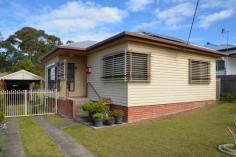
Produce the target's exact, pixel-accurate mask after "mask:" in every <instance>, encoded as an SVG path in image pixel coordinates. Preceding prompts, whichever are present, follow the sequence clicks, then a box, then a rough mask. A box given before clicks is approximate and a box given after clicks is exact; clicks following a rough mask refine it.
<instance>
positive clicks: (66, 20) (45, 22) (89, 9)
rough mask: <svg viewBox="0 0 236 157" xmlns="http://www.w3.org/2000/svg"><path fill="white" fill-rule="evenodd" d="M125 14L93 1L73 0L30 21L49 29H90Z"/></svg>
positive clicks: (115, 21)
mask: <svg viewBox="0 0 236 157" xmlns="http://www.w3.org/2000/svg"><path fill="white" fill-rule="evenodd" d="M125 15H126V13H125V12H124V11H122V10H120V9H118V8H115V7H103V6H100V5H97V4H95V3H91V2H82V1H71V2H68V3H66V4H65V5H62V6H60V7H59V8H56V9H53V10H51V11H48V12H46V13H44V14H41V15H38V16H34V17H32V18H31V21H29V23H31V24H33V25H36V26H38V27H41V28H46V29H49V30H50V29H52V30H55V29H58V30H59V31H65V30H66V31H71V30H75V29H77V30H78V29H82V30H89V29H93V28H95V27H97V26H101V25H104V24H114V23H118V22H121V21H122V20H123V18H124V17H125Z"/></svg>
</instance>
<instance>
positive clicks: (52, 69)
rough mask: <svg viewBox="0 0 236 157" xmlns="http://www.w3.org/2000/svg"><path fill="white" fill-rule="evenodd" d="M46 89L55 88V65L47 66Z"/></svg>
mask: <svg viewBox="0 0 236 157" xmlns="http://www.w3.org/2000/svg"><path fill="white" fill-rule="evenodd" d="M48 89H49V90H55V89H56V67H55V66H52V67H50V68H48Z"/></svg>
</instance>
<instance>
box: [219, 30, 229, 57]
mask: <svg viewBox="0 0 236 157" xmlns="http://www.w3.org/2000/svg"><path fill="white" fill-rule="evenodd" d="M224 33H226V35H227V39H226V46H227V52H228V50H229V31H228V30H226V29H225V28H222V29H221V34H224Z"/></svg>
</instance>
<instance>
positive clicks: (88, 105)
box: [82, 102, 95, 122]
mask: <svg viewBox="0 0 236 157" xmlns="http://www.w3.org/2000/svg"><path fill="white" fill-rule="evenodd" d="M94 105H95V104H94V102H87V103H85V104H84V105H83V106H82V109H83V110H84V111H87V112H88V117H89V121H90V122H92V121H93V114H94Z"/></svg>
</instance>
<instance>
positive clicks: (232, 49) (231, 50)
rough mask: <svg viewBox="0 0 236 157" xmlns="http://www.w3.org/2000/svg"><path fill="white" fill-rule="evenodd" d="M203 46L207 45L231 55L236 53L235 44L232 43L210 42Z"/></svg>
mask: <svg viewBox="0 0 236 157" xmlns="http://www.w3.org/2000/svg"><path fill="white" fill-rule="evenodd" d="M205 47H209V48H212V49H215V50H217V51H220V52H223V53H225V54H227V55H229V56H233V55H236V45H232V44H228V46H227V44H219V45H217V44H212V43H207V44H206V45H205Z"/></svg>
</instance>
